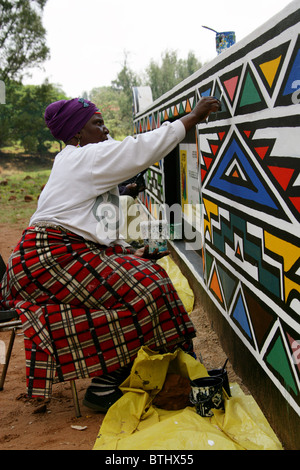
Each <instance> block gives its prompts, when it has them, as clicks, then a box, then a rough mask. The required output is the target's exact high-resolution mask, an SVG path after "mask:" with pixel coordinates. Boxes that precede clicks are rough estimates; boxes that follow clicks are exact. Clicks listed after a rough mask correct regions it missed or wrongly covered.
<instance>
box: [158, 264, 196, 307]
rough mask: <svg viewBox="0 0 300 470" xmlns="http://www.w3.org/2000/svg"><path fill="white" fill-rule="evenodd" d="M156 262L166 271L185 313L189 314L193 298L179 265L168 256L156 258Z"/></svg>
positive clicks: (192, 305)
mask: <svg viewBox="0 0 300 470" xmlns="http://www.w3.org/2000/svg"><path fill="white" fill-rule="evenodd" d="M157 263H158V264H159V265H160V266H161V267H162V268H164V270H165V271H166V272H167V273H168V276H169V278H170V279H171V281H172V283H173V285H174V287H175V289H176V291H177V293H178V296H179V298H180V300H181V302H182V303H183V305H184V307H185V309H186V311H187V313H189V314H190V313H191V312H192V311H193V307H194V300H195V298H194V293H193V291H192V289H191V288H190V285H189V283H188V280H187V279H186V277H184V275H183V274H182V272H181V271H180V269H179V267H178V266H177V264H176V263H175V262H174V261H173V260H172V258H171V257H170V256H164V257H163V258H161V259H160V260H158V261H157Z"/></svg>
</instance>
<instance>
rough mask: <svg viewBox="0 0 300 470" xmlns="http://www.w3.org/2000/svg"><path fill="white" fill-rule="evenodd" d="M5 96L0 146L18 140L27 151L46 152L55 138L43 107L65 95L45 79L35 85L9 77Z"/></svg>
mask: <svg viewBox="0 0 300 470" xmlns="http://www.w3.org/2000/svg"><path fill="white" fill-rule="evenodd" d="M6 96H7V100H6V104H5V105H2V106H1V114H0V128H1V134H0V148H1V147H4V146H6V145H14V144H17V143H19V144H21V145H22V146H23V147H24V148H25V150H26V151H27V152H30V153H36V152H39V153H44V152H47V150H48V149H49V147H50V146H51V142H53V141H56V139H55V138H54V137H53V136H52V134H51V133H50V131H49V129H48V128H47V126H46V123H45V120H44V113H45V109H46V107H47V106H48V104H49V103H51V102H53V101H58V100H60V99H66V96H65V94H64V92H63V91H62V90H60V89H58V88H56V87H55V86H54V85H52V84H51V83H49V82H47V81H46V82H44V83H43V84H42V85H38V86H36V85H25V86H24V85H22V84H21V83H18V82H13V81H10V82H9V84H8V86H7V89H6ZM60 144H61V143H60Z"/></svg>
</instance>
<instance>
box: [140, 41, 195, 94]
mask: <svg viewBox="0 0 300 470" xmlns="http://www.w3.org/2000/svg"><path fill="white" fill-rule="evenodd" d="M161 58H162V63H161V65H159V64H158V63H157V62H155V61H154V60H151V61H150V64H149V66H148V67H147V68H146V82H147V83H146V84H147V85H149V86H150V87H151V90H152V96H153V99H154V100H156V99H157V98H159V97H160V96H161V95H163V94H164V93H166V92H167V91H169V90H171V89H172V88H173V87H174V86H176V85H177V84H178V83H180V82H181V81H182V80H184V79H185V78H187V77H189V76H190V75H192V74H193V73H194V72H196V71H197V70H198V69H200V68H201V67H202V63H201V62H200V61H199V60H198V59H197V58H196V56H195V54H194V53H193V52H189V53H188V57H187V59H178V57H177V52H176V51H168V50H167V51H165V52H163V53H162V56H161Z"/></svg>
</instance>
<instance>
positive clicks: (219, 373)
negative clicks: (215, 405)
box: [207, 368, 231, 397]
mask: <svg viewBox="0 0 300 470" xmlns="http://www.w3.org/2000/svg"><path fill="white" fill-rule="evenodd" d="M207 372H208V374H209V375H210V376H211V377H221V379H222V380H223V388H224V390H225V392H226V394H227V396H228V397H231V393H230V387H229V380H228V374H227V370H226V369H224V368H222V369H212V370H208V371H207Z"/></svg>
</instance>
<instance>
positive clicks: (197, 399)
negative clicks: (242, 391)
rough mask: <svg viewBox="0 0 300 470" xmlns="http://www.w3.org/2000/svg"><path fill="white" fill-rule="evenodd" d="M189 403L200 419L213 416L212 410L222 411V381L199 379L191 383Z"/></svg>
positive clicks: (210, 378)
mask: <svg viewBox="0 0 300 470" xmlns="http://www.w3.org/2000/svg"><path fill="white" fill-rule="evenodd" d="M190 402H191V403H192V404H193V405H195V407H196V412H197V414H198V415H200V416H202V417H211V416H213V414H214V413H213V410H214V409H217V410H219V409H222V410H224V398H223V379H222V378H221V377H201V378H199V379H195V380H192V381H191V392H190Z"/></svg>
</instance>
